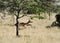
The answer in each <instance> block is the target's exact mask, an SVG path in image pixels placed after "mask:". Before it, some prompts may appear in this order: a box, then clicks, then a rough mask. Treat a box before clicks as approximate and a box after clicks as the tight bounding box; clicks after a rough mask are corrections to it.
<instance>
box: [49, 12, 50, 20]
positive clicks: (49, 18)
mask: <svg viewBox="0 0 60 43" xmlns="http://www.w3.org/2000/svg"><path fill="white" fill-rule="evenodd" d="M49 20H50V12H49Z"/></svg>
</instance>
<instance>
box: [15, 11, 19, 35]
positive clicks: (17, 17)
mask: <svg viewBox="0 0 60 43" xmlns="http://www.w3.org/2000/svg"><path fill="white" fill-rule="evenodd" d="M18 19H19V11H18V14H17V16H16V24H15V25H16V36H19V31H18V28H19V27H18V24H19V21H18Z"/></svg>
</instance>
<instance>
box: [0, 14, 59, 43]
mask: <svg viewBox="0 0 60 43" xmlns="http://www.w3.org/2000/svg"><path fill="white" fill-rule="evenodd" d="M54 20H55V19H54V15H52V16H51V20H48V19H42V20H41V19H40V20H39V19H37V18H34V19H33V20H32V21H33V23H32V27H30V26H27V27H26V28H25V29H22V30H19V35H20V37H16V34H15V33H16V29H15V26H9V25H0V43H60V29H59V28H58V27H52V28H46V26H48V25H50V24H51V23H52V22H53V21H54ZM10 22H11V21H10ZM7 23H8V21H7Z"/></svg>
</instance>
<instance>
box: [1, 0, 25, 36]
mask: <svg viewBox="0 0 60 43" xmlns="http://www.w3.org/2000/svg"><path fill="white" fill-rule="evenodd" d="M23 2H24V0H11V1H10V0H1V1H0V3H1V4H0V9H1V11H2V10H7V11H8V12H9V13H13V14H14V15H15V16H16V24H15V26H16V36H19V34H18V24H19V21H18V19H19V18H21V17H19V13H20V11H21V10H22V9H23V8H24V4H23ZM16 12H17V14H16ZM22 17H23V16H22Z"/></svg>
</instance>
